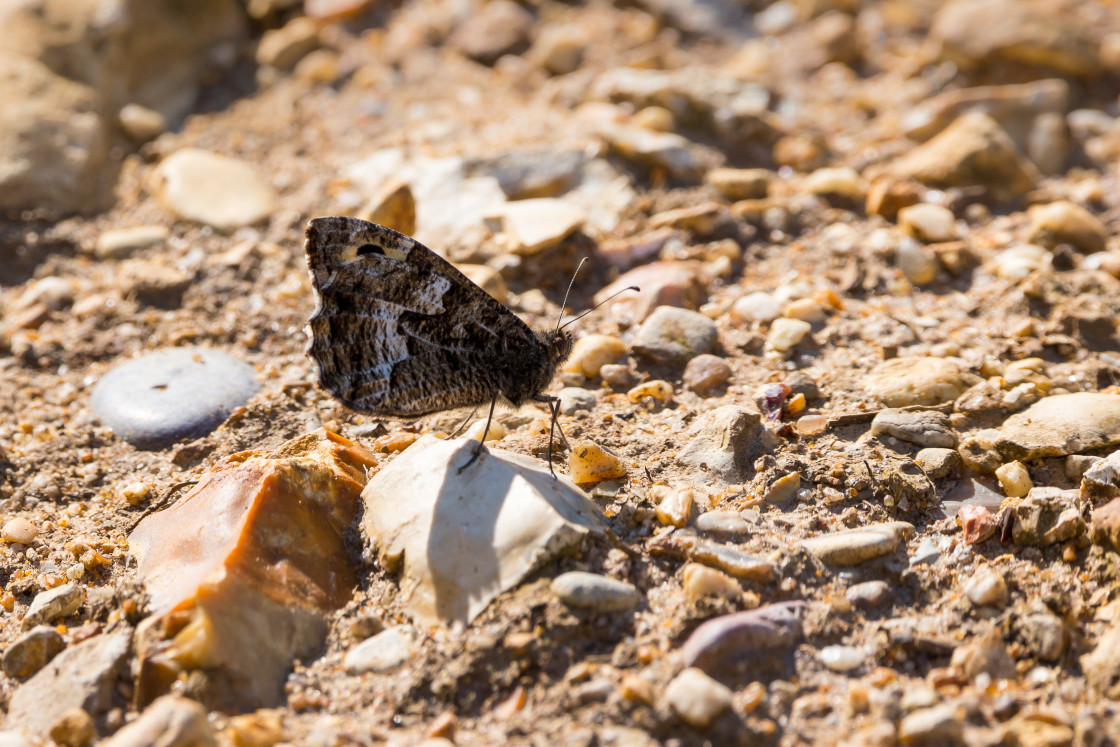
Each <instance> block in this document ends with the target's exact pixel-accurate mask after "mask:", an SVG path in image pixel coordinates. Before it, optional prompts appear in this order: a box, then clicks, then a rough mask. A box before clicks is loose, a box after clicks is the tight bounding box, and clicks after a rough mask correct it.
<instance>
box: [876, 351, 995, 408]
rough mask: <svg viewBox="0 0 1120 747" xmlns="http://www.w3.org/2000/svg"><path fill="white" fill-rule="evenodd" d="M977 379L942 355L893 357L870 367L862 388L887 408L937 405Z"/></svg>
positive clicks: (951, 397)
mask: <svg viewBox="0 0 1120 747" xmlns="http://www.w3.org/2000/svg"><path fill="white" fill-rule="evenodd" d="M979 380H980V379H979V377H977V376H975V375H973V374H970V373H968V372H967V371H964V370H962V369H961V368H960V366H958V365H957V364H955V363H953V362H952V361H948V360H945V359H944V358H921V357H911V358H893V359H891V360H888V361H884V362H883V363H880V364H879V365H878V366H876V367H875V368H874V369H872V371H871V373H869V374H868V375H867V376H866V377H865V378H864V381H863V389H864V391H865V392H866V393H867V395H868V396H869V397H874V398H876V399H878V400H880V401H881V402H883V404H885V405H887V406H888V407H906V406H907V405H937V404H941V403H942V402H948V401H950V400H954V399H956V398H957V397H959V396H961V395H962V394H964V392H965V390H966V389H968V388H969V387H970V386H972V385H973V384H976V383H978V382H979Z"/></svg>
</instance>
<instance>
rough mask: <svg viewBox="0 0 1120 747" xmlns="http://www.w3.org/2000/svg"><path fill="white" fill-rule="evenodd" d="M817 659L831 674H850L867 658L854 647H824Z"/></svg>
mask: <svg viewBox="0 0 1120 747" xmlns="http://www.w3.org/2000/svg"><path fill="white" fill-rule="evenodd" d="M817 658H819V659H820V660H821V664H824V665H825V666H826V667H828V668H829V669H831V670H832V671H833V672H850V671H851V670H853V669H855V668H856V667H858V666H859V665H860V664H863V662H864V660H865V659H866V658H867V657H865V656H864V655H863V652H862V651H860V650H859V649H858V648H856V647H855V646H825V647H824V648H822V649H821V650H820V653H818V654H817Z"/></svg>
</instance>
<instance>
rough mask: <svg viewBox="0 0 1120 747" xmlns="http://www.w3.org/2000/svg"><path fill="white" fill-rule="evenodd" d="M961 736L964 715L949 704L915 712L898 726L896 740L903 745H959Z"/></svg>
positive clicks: (904, 718) (908, 715)
mask: <svg viewBox="0 0 1120 747" xmlns="http://www.w3.org/2000/svg"><path fill="white" fill-rule="evenodd" d="M963 734H964V714H963V713H959V712H958V710H957V707H956V706H954V705H952V704H950V703H945V704H943V705H937V706H933V707H932V708H921V709H919V710H916V711H914V712H913V713H909V714H907V715H906V716H905V717H903V719H902V721H900V722H899V724H898V740H899V741H900V742H902V743H903V744H914V745H930V747H932V746H933V745H951V744H961V743H962V741H961V739H962V736H963Z"/></svg>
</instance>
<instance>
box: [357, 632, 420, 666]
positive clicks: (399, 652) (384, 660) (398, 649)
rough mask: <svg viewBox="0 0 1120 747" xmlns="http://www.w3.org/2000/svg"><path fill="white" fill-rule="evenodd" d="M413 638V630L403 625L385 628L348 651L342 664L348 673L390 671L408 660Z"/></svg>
mask: <svg viewBox="0 0 1120 747" xmlns="http://www.w3.org/2000/svg"><path fill="white" fill-rule="evenodd" d="M413 640H414V639H413V635H412V632H411V631H410V630H409V629H408V628H406V627H404V626H403V625H399V626H397V627H395V628H389V629H387V630H383V631H381V632H380V633H378V634H377V635H375V636H373V637H372V638H367V639H366V640H364V641H362V642H361V643H359V644H358V645H357V646H355V647H354V648H352V649H350V650H349V651H347V652H346V656H345V657H344V658H343V660H342V666H343V668H344V669H345V670H346V673H347V674H365V673H366V672H388V671H389V670H391V669H396V668H397V667H399V666H400V665H401V664H404V663H405V662H406V661H408V657H409V656H411V655H412V645H413Z"/></svg>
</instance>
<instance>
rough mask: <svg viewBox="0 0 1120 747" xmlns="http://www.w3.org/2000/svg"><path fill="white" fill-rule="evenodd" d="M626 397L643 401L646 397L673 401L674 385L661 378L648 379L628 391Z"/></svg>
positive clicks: (659, 400)
mask: <svg viewBox="0 0 1120 747" xmlns="http://www.w3.org/2000/svg"><path fill="white" fill-rule="evenodd" d="M626 397H627V399H629V400H630V401H631V402H641V401H642V400H643V399H645V398H646V397H649V398H651V399H655V400H657V401H658V402H672V401H673V385H672V384H670V383H669V382H667V381H662V380H660V379H654V380H652V381H646V382H643V383H641V384H638V385H637V386H636V387H634V388H633V389H631V390H630V391H628V392H627V393H626Z"/></svg>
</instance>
